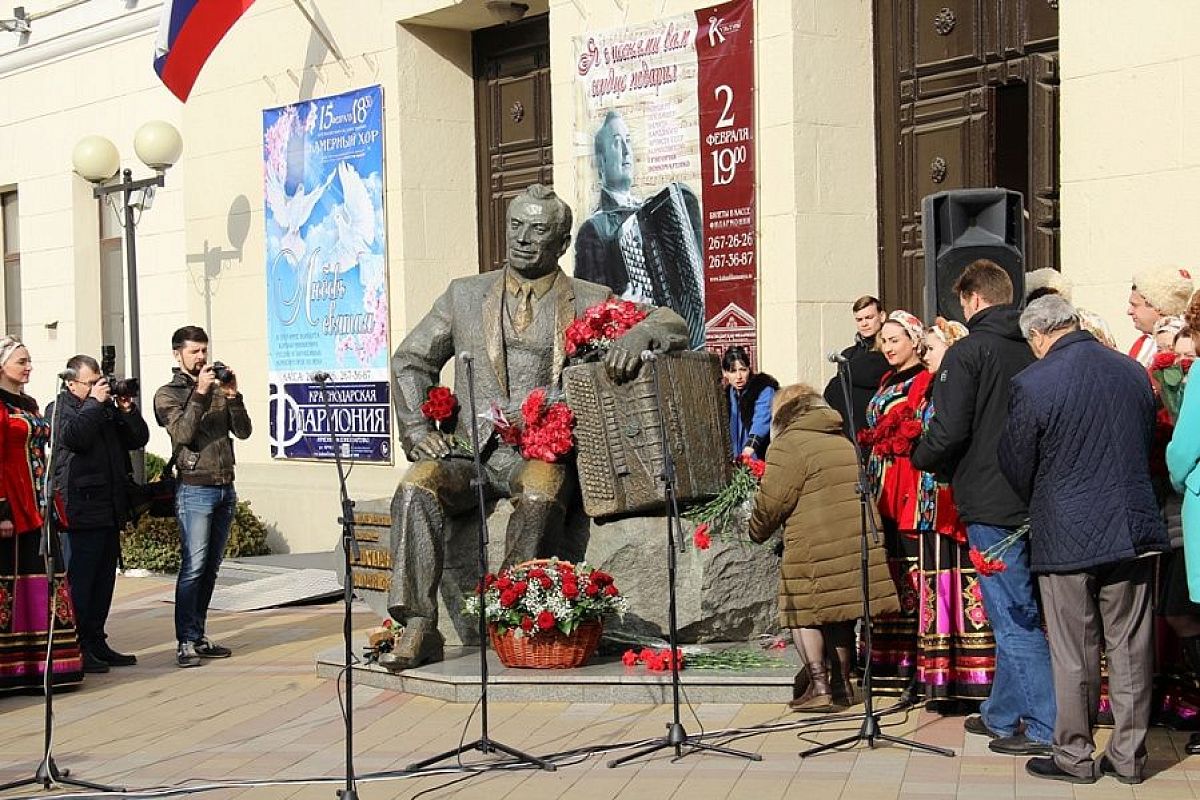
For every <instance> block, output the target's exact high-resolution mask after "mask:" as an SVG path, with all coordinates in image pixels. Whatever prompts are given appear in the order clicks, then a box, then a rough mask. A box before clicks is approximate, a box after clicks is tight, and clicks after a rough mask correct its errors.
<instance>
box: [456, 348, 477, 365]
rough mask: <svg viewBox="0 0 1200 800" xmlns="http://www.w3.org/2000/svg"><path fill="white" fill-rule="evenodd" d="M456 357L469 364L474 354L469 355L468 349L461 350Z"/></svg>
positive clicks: (473, 358)
mask: <svg viewBox="0 0 1200 800" xmlns="http://www.w3.org/2000/svg"><path fill="white" fill-rule="evenodd" d="M458 357H459V358H460V359H462V360H463V361H465V362H467V363H468V364H470V363H471V362H472V361H474V360H475V356H473V355H471V351H470V350H463V351H462V352H461V353H459V354H458Z"/></svg>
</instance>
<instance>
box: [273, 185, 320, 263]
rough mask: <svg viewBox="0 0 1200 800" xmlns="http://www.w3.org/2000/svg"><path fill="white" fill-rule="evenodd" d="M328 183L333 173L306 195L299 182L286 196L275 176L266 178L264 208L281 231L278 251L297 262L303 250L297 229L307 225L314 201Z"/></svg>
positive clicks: (302, 255) (302, 243) (315, 202)
mask: <svg viewBox="0 0 1200 800" xmlns="http://www.w3.org/2000/svg"><path fill="white" fill-rule="evenodd" d="M332 181H333V173H332V172H330V173H329V176H328V177H327V178H325V182H324V183H322V184H321V185H320V186H318V187H317V188H316V189H313V190H312V191H311V192H307V193H306V192H305V191H304V184H303V183H302V184H300V185H299V186H297V187H296V193H295V194H294V195H292V196H291V197H288V196H287V190H286V189H284V186H283V181H282V180H280V179H279V177H278V176H276V175H268V176H267V207H268V208H269V209H271V216H273V217H274V218H275V223H276V224H277V225H279V227H281V228H283V229H284V231H285V233H284V234H283V239H282V240H281V241H280V246H281V249H283V250H290V251H291V252H292V254H293V255H294V256H295V257H296V259H295V260H296V261H297V262H299V261H300V259H302V258H303V257H304V251H305V249H306V248H305V245H304V239H303V238H302V237H301V236H300V228H301V227H303V226H304V223H306V222H308V218H309V217H311V216H312V212H313V209H314V208H316V207H317V201H318V200H320V199H321V195H323V194H325V190H326V189H327V188H329V184H330V183H331V182H332Z"/></svg>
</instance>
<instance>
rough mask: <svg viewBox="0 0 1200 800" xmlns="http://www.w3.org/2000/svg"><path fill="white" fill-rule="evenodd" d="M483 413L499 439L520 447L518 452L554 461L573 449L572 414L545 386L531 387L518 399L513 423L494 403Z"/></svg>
mask: <svg viewBox="0 0 1200 800" xmlns="http://www.w3.org/2000/svg"><path fill="white" fill-rule="evenodd" d="M486 417H487V419H488V421H489V422H491V423H492V427H494V428H495V429H496V433H497V435H499V437H500V441H502V442H504V443H505V444H511V445H513V446H515V447H518V448H520V450H521V455H522V456H524V457H525V458H528V459H538V460H540V461H545V462H547V463H550V464H553V463H555V462H557V461H561V460H562V459H563V458H564V457H565V456H567V455H569V454H570V453H571V451H572V450H574V449H575V437H574V434H573V433H572V431H573V430H574V428H575V414H574V412H572V411H571V409H570V407H569V406H568V405H567V404H566V403H564V402H563V401H561V400H558V399H555V398H554V397H553V396H551V395H550V393H548V392H547V391H546V390H545V389H534V390H533V391H532V392H530V393H529V396H528V397H526V398H525V401H524V402H523V403H521V422H520V424H514V423H512V422H510V421H509V419H508V418H507V417H506V416H505V414H504V411H503V410H502V409H501V408H500V407H499V405H497V404H495V403H493V404H492V408H491V409H490V410H489V411H488V412H487V414H486Z"/></svg>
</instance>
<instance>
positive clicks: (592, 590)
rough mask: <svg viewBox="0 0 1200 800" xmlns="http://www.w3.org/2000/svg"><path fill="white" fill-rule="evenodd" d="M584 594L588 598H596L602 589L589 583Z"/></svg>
mask: <svg viewBox="0 0 1200 800" xmlns="http://www.w3.org/2000/svg"><path fill="white" fill-rule="evenodd" d="M583 593H584V594H586V595H587V596H588V597H595V596H596V595H598V594H600V587H599V586H597V585H596V584H594V583H589V584H588V585H587V588H586V589H584V590H583Z"/></svg>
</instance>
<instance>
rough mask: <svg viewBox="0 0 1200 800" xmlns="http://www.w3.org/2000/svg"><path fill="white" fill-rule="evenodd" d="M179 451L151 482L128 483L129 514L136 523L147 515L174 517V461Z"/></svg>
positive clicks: (173, 454) (172, 455)
mask: <svg viewBox="0 0 1200 800" xmlns="http://www.w3.org/2000/svg"><path fill="white" fill-rule="evenodd" d="M178 457H179V451H178V450H176V451H175V452H174V453H172V454H171V460H170V461H168V462H167V463H166V465H165V466H164V467H163V471H162V474H160V475H159V476H158V477H157V478H156V479H154V480H152V481H147V482H146V483H144V484H142V483H137V482H135V481H133V480H130V481H129V513H130V515H131V516H132V517H133V520H134V521H135V522H136V521H137V520H139V519H141V518H142V517H143V516H145V515H147V514H149V515H150V516H152V517H173V516H175V473H174V469H175V459H176V458H178Z"/></svg>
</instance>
